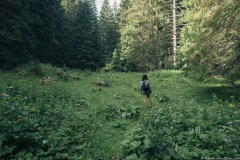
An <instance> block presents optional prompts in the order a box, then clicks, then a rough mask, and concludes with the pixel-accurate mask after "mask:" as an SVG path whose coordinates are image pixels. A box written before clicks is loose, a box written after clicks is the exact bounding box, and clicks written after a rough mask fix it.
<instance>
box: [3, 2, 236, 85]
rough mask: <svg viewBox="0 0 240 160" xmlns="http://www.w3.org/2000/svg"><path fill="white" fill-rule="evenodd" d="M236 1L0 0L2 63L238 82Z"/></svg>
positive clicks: (6, 64)
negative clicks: (181, 73) (176, 72)
mask: <svg viewBox="0 0 240 160" xmlns="http://www.w3.org/2000/svg"><path fill="white" fill-rule="evenodd" d="M239 6H240V2H239V1H237V0H221V1H209V0H203V1H196V0H147V1H138V0H122V1H121V4H120V6H118V5H117V3H116V2H115V4H114V5H113V6H110V5H109V1H108V0H104V2H103V4H102V8H101V11H100V12H98V11H97V8H96V3H95V0H42V1H41V2H40V1H37V0H31V1H23V0H15V1H13V0H4V1H3V0H1V1H0V7H1V19H0V26H1V27H0V30H1V31H0V37H1V38H0V40H1V45H0V62H1V68H6V69H11V68H14V67H15V66H17V65H19V64H22V63H26V62H29V61H32V60H39V61H40V62H44V63H51V64H52V65H54V66H60V67H62V66H67V67H70V68H78V69H82V70H84V69H90V70H96V69H99V68H103V67H105V69H107V70H110V69H111V70H117V71H149V70H155V69H169V68H170V69H171V68H175V69H184V70H186V71H188V73H189V74H190V75H191V76H193V77H195V78H206V77H209V76H213V75H214V76H222V77H224V78H226V79H227V80H229V82H234V81H236V80H238V79H239V77H240V75H239V68H240V66H239V48H240V43H239V35H240V33H239V30H240V29H239V25H238V24H239V21H240V19H239V17H240V12H239V11H238V10H239Z"/></svg>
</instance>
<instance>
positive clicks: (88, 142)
mask: <svg viewBox="0 0 240 160" xmlns="http://www.w3.org/2000/svg"><path fill="white" fill-rule="evenodd" d="M0 74H1V81H0V128H1V131H0V159H19V160H20V159H71V160H72V159H76V160H77V159H93V160H101V159H102V160H107V159H109V160H110V159H112V160H116V159H123V158H126V159H166V160H167V159H171V158H172V159H174V158H175V159H180V160H182V159H184V160H189V159H201V158H202V159H204V158H209V157H230V158H239V157H240V154H239V153H240V148H239V147H240V146H239V144H240V132H239V131H240V130H239V129H240V128H239V127H240V124H239V123H240V121H239V117H240V110H239V105H240V103H239V99H238V97H239V92H238V90H237V89H236V88H231V87H228V86H227V85H225V84H224V83H223V81H222V80H219V79H209V80H208V82H206V83H202V82H196V81H194V80H191V79H189V78H186V77H185V76H184V72H181V71H170V70H169V71H153V72H148V76H149V78H150V80H151V83H152V88H153V93H152V96H151V101H152V105H151V106H149V107H148V108H144V107H143V99H142V97H141V95H140V91H139V85H140V80H141V78H142V73H133V72H129V73H115V72H102V71H100V72H90V71H87V70H85V71H80V70H69V69H68V68H66V67H65V68H54V67H50V65H45V64H44V65H43V64H39V63H38V62H34V63H33V64H32V65H30V66H23V67H19V68H17V69H15V70H13V71H11V72H5V71H0Z"/></svg>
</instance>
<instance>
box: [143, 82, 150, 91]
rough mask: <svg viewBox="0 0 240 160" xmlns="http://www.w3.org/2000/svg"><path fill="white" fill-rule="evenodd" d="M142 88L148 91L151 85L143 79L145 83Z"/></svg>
mask: <svg viewBox="0 0 240 160" xmlns="http://www.w3.org/2000/svg"><path fill="white" fill-rule="evenodd" d="M142 90H143V91H144V92H148V91H149V90H150V85H149V83H147V82H146V81H143V83H142Z"/></svg>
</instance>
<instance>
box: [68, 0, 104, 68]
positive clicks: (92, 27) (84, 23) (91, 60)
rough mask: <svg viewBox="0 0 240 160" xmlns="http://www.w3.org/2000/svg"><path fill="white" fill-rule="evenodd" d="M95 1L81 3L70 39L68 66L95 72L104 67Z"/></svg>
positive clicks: (84, 0) (85, 0)
mask: <svg viewBox="0 0 240 160" xmlns="http://www.w3.org/2000/svg"><path fill="white" fill-rule="evenodd" d="M93 2H94V1H87V0H83V1H79V5H78V10H77V13H76V17H75V19H74V22H73V28H72V33H71V39H70V48H69V55H68V57H69V60H68V66H70V67H74V68H81V69H92V70H95V69H96V68H97V67H100V66H102V57H101V52H99V51H100V44H99V40H98V37H99V35H98V23H97V15H96V11H95V8H94V5H93V4H94V3H93Z"/></svg>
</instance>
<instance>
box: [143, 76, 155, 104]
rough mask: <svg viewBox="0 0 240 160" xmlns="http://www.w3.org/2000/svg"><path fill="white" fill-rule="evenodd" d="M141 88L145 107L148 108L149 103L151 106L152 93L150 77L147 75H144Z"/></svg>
mask: <svg viewBox="0 0 240 160" xmlns="http://www.w3.org/2000/svg"><path fill="white" fill-rule="evenodd" d="M140 88H141V94H142V95H143V103H144V107H146V106H147V103H149V104H150V94H151V93H152V89H151V86H150V81H149V80H148V77H147V75H146V74H144V75H143V78H142V81H141V87H140Z"/></svg>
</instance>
